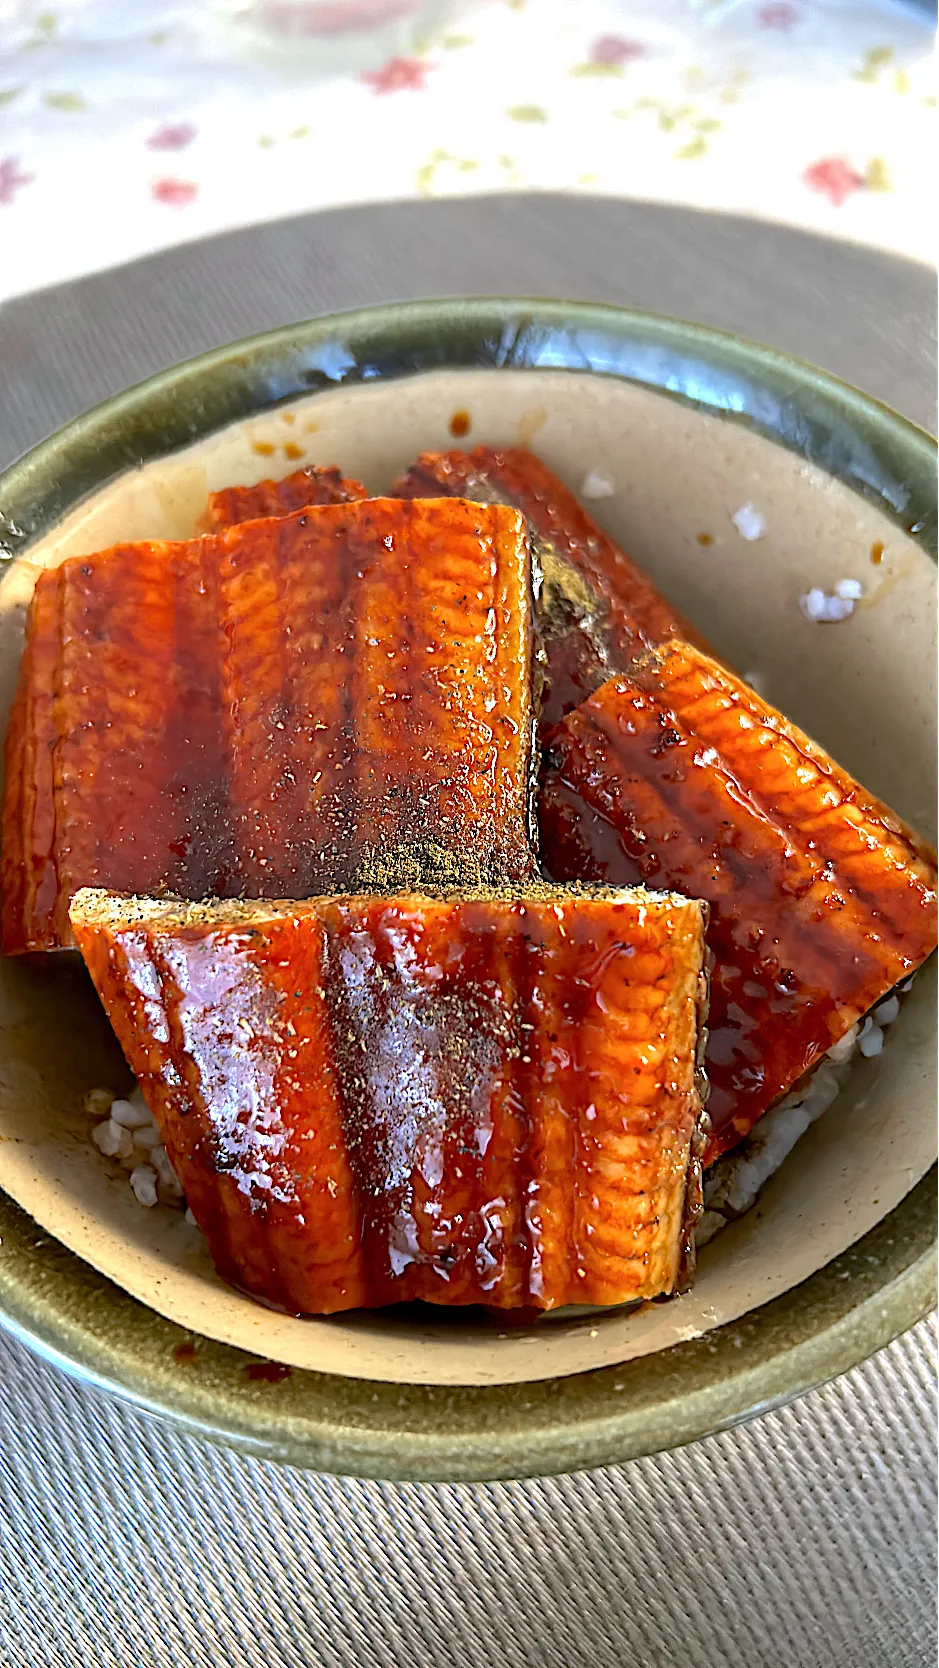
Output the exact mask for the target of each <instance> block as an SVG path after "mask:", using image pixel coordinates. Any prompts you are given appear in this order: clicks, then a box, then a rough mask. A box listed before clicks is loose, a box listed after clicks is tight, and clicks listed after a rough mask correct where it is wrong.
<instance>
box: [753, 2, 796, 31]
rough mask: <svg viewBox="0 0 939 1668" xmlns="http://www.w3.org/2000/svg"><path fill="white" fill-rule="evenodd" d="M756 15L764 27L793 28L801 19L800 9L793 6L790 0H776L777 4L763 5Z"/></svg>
mask: <svg viewBox="0 0 939 1668" xmlns="http://www.w3.org/2000/svg"><path fill="white" fill-rule="evenodd" d="M756 15H757V18H758V20H759V22H760V23H762V25H763V28H764V29H791V28H792V25H793V24H794V23H798V21H799V9H798V7H797V6H791V5H790V4H789V0H775V4H773V5H770V6H763V7H761V9H760V10H759V11H758V12H757V14H756Z"/></svg>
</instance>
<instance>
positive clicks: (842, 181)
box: [802, 156, 864, 208]
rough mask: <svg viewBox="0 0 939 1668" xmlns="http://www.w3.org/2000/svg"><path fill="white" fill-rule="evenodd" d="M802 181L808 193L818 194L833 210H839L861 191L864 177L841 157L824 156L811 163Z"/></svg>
mask: <svg viewBox="0 0 939 1668" xmlns="http://www.w3.org/2000/svg"><path fill="white" fill-rule="evenodd" d="M802 180H803V183H804V184H805V185H807V186H808V188H809V190H810V191H818V192H820V193H821V195H822V196H823V197H827V198H828V201H829V202H830V203H833V204H834V206H835V208H841V206H842V204H844V203H846V202H847V200H848V198H849V197H850V196H851V195H852V193H853V192H855V191H861V190H862V189H863V186H864V175H863V174H859V173H858V171H857V169H856V168H852V167H851V164H850V162H845V159H844V157H843V156H825V157H822V158H821V160H820V161H819V162H813V163H811V164H810V165H809V167H808V168H806V170H805V172H804V173H803V175H802Z"/></svg>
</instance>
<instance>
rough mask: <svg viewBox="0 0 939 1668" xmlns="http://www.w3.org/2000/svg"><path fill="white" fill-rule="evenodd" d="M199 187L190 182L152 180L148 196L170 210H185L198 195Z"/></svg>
mask: <svg viewBox="0 0 939 1668" xmlns="http://www.w3.org/2000/svg"><path fill="white" fill-rule="evenodd" d="M198 191H199V187H198V186H197V185H194V184H193V182H192V180H174V179H164V180H154V182H153V184H152V186H151V187H150V194H151V196H152V197H153V198H154V199H155V201H156V202H158V203H168V204H169V205H170V206H171V207H172V208H185V206H186V204H187V203H191V202H192V200H193V198H194V197H196V196H197V195H198Z"/></svg>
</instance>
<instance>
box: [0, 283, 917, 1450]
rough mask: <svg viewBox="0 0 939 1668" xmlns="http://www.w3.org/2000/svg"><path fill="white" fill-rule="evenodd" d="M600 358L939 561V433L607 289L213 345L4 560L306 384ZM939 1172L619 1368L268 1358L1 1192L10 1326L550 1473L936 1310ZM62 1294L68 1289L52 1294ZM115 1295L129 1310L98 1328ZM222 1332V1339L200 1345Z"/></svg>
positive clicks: (58, 458)
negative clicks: (286, 1364) (369, 1375)
mask: <svg viewBox="0 0 939 1668" xmlns="http://www.w3.org/2000/svg"><path fill="white" fill-rule="evenodd" d="M470 367H478V368H487V367H488V368H502V367H507V368H513V369H524V370H527V371H530V372H532V373H534V374H536V373H537V371H538V370H539V369H551V370H554V371H556V370H570V371H576V372H584V371H588V372H593V373H594V374H599V375H605V376H613V377H615V378H618V379H621V380H627V381H632V382H638V383H641V384H642V385H644V386H646V387H649V388H650V389H652V390H656V391H658V392H659V393H662V394H664V395H666V396H668V397H671V398H675V399H678V400H680V401H682V402H683V403H685V404H687V405H692V406H693V407H696V408H697V409H700V410H703V411H706V412H711V413H712V414H714V415H717V416H718V417H720V418H721V419H722V420H725V421H730V422H742V423H744V424H745V425H746V426H748V427H750V428H753V429H756V430H757V431H758V432H761V433H763V434H765V435H767V436H768V437H769V438H770V439H772V440H774V441H775V442H776V443H777V444H781V445H783V446H785V447H787V448H788V449H790V450H793V451H795V452H797V453H799V454H800V455H801V456H802V457H804V458H806V459H807V460H808V461H810V462H813V463H815V464H817V465H818V466H819V467H821V468H822V469H823V470H825V471H826V472H827V473H828V474H831V475H834V476H836V478H838V479H839V480H842V481H843V482H845V483H846V484H847V485H849V486H850V487H851V488H852V489H853V490H855V491H858V492H860V493H862V494H863V495H864V496H865V497H867V498H869V499H873V500H874V501H875V502H877V503H878V504H879V506H880V507H881V508H882V509H883V510H885V511H886V513H887V514H889V515H890V516H892V518H893V519H894V520H895V521H897V522H898V523H899V524H901V525H903V526H904V527H905V529H906V531H908V532H909V533H911V534H912V536H913V537H915V538H916V539H917V541H918V542H919V543H920V544H921V545H922V546H923V548H924V549H926V550H927V552H928V553H929V554H931V555H932V556H933V558H934V559H935V556H936V515H935V491H934V478H935V442H934V441H933V440H932V439H931V437H930V436H928V435H927V434H926V433H925V432H924V431H923V430H921V429H919V428H917V427H916V425H914V424H913V423H910V422H908V421H907V420H906V419H905V418H903V417H900V416H899V415H898V414H896V413H895V412H893V411H891V410H890V409H889V408H888V407H886V406H884V405H883V404H881V403H880V402H879V401H877V400H874V399H872V398H870V397H869V396H867V395H865V394H863V393H861V392H860V391H859V390H858V389H856V388H852V387H851V386H850V385H849V384H847V383H844V382H842V381H840V380H839V379H838V378H836V377H833V376H831V375H829V374H828V373H827V372H824V371H821V370H818V369H817V368H815V367H814V366H811V365H807V364H805V363H804V362H802V361H799V360H797V359H795V358H793V357H792V356H790V355H787V354H783V353H780V352H778V351H777V350H775V349H773V348H771V347H767V346H765V345H763V344H760V343H754V342H749V341H746V340H745V339H743V338H740V337H736V336H733V335H730V334H728V333H726V332H723V331H719V330H715V329H712V328H711V327H709V326H704V325H699V324H695V323H693V322H688V321H684V320H680V319H672V318H667V317H665V316H664V315H660V314H653V313H646V312H640V311H637V310H633V309H627V308H620V307H616V306H611V305H607V304H599V303H583V302H571V301H557V300H542V299H537V298H484V297H481V298H456V299H453V298H446V299H442V300H430V301H421V302H404V303H392V304H387V305H382V306H375V307H368V308H361V309H357V310H355V311H352V312H346V313H333V314H329V315H326V316H324V317H321V318H318V319H313V320H309V321H304V322H300V323H298V324H294V325H287V326H283V327H281V328H279V329H277V330H273V331H266V332H263V333H261V334H259V335H257V336H253V337H249V338H246V339H244V340H242V341H240V342H235V343H232V344H230V345H229V346H227V347H222V348H217V349H213V350H212V351H211V352H209V353H206V354H202V355H200V356H198V357H197V358H194V359H190V360H187V361H184V362H183V363H182V364H180V365H177V366H174V367H171V368H170V369H168V370H164V371H161V372H159V373H158V374H157V375H156V376H153V377H151V378H149V379H148V380H147V381H145V382H143V383H140V384H138V385H136V386H135V387H134V388H131V389H129V390H127V391H126V392H124V393H121V394H118V395H116V396H115V397H113V398H112V399H109V400H107V401H105V402H104V403H102V404H100V405H98V406H96V407H94V408H92V410H90V411H88V412H86V413H84V414H83V415H81V416H79V417H77V418H75V419H73V421H72V422H70V423H68V424H67V425H65V427H64V428H62V429H60V430H59V431H57V433H56V434H54V435H52V436H50V437H49V438H48V439H46V440H44V441H42V442H40V444H39V445H38V446H36V447H34V448H33V449H32V450H31V451H29V452H27V453H26V454H25V455H24V456H23V457H22V458H21V459H20V460H19V461H18V462H16V463H14V464H13V465H12V466H11V467H10V468H9V469H8V470H7V471H6V472H5V473H4V474H3V475H2V476H0V558H2V557H7V558H10V557H15V556H17V555H19V554H21V553H24V552H25V551H26V550H27V549H28V546H29V544H30V543H31V542H32V540H33V539H35V538H37V537H39V536H41V535H42V534H43V533H44V532H45V531H47V530H48V529H49V528H50V527H51V526H52V525H54V524H55V522H56V521H58V520H59V519H60V518H61V517H62V515H63V514H64V513H66V511H67V510H71V509H73V508H74V507H75V506H76V505H77V504H78V503H79V502H80V501H81V500H82V499H83V498H85V497H86V496H87V495H88V494H89V493H90V492H91V491H93V490H96V489H98V488H99V487H101V486H104V485H105V484H106V483H107V482H108V481H109V480H111V479H113V478H114V477H115V476H116V475H117V474H119V473H122V472H124V471H126V470H128V469H130V468H133V467H136V466H139V464H141V463H142V462H144V461H147V460H149V459H150V458H156V457H159V456H165V455H166V454H167V453H170V452H172V451H176V450H178V449H180V448H181V447H183V446H186V445H189V444H191V443H192V442H193V441H195V440H197V439H199V438H200V437H201V436H202V435H206V434H209V433H211V432H214V431H215V430H217V429H220V428H222V427H224V426H225V425H227V424H228V423H231V422H235V421H238V420H239V419H242V418H247V417H250V416H251V415H253V414H257V413H259V412H260V411H264V410H270V409H272V408H274V407H276V406H277V405H279V404H281V403H284V402H286V401H288V400H293V399H296V398H297V397H299V396H302V395H305V394H311V393H315V392H318V391H321V390H325V389H328V388H335V387H339V386H343V385H348V384H351V383H355V382H366V381H373V380H376V379H379V378H381V379H386V380H387V379H390V378H395V377H402V376H409V375H415V374H419V373H420V372H422V371H428V370H435V369H447V368H470ZM935 1192H936V1172H935V1170H933V1171H932V1172H931V1173H930V1174H929V1175H927V1176H926V1177H924V1178H923V1179H922V1180H921V1181H920V1182H919V1183H918V1184H917V1185H916V1186H915V1187H914V1188H913V1189H912V1190H911V1192H910V1193H909V1194H908V1195H907V1197H906V1198H905V1199H904V1200H903V1201H902V1202H901V1204H900V1205H899V1206H897V1208H896V1209H895V1210H894V1211H893V1212H891V1214H890V1215H889V1216H888V1217H886V1218H885V1219H884V1220H883V1221H882V1222H880V1223H879V1224H878V1225H877V1226H876V1227H875V1228H874V1229H872V1230H871V1231H870V1233H868V1234H867V1235H865V1236H864V1238H863V1239H862V1240H860V1241H858V1242H857V1243H856V1244H855V1245H854V1246H852V1247H850V1248H849V1249H848V1250H847V1251H846V1252H845V1253H843V1254H842V1255H841V1256H840V1257H838V1258H836V1259H835V1260H834V1261H833V1262H832V1263H829V1264H828V1265H827V1266H826V1267H824V1268H822V1269H821V1270H819V1271H818V1272H817V1273H816V1274H814V1275H812V1276H811V1277H810V1278H809V1279H808V1280H806V1281H804V1282H802V1284H801V1285H799V1286H797V1287H795V1288H793V1289H792V1290H791V1291H789V1292H786V1293H784V1294H783V1295H782V1296H781V1297H779V1298H777V1299H775V1300H774V1301H773V1302H771V1303H769V1304H766V1305H764V1306H763V1307H762V1308H759V1309H756V1310H753V1311H751V1312H750V1313H749V1314H747V1315H745V1316H744V1317H742V1318H741V1320H740V1321H738V1322H733V1323H730V1324H728V1325H725V1326H723V1327H721V1328H719V1329H717V1330H715V1331H714V1332H712V1333H709V1334H707V1335H706V1336H704V1337H702V1338H700V1339H697V1340H693V1341H691V1342H689V1343H684V1344H678V1345H675V1346H673V1347H672V1348H671V1349H668V1350H664V1351H660V1352H657V1353H656V1354H654V1355H651V1356H645V1357H640V1358H639V1359H638V1360H636V1361H632V1362H628V1363H625V1364H624V1365H622V1366H620V1367H610V1368H600V1369H595V1370H594V1371H592V1372H588V1373H582V1374H578V1375H574V1376H572V1377H569V1378H565V1379H552V1380H546V1381H536V1382H532V1383H526V1384H521V1385H503V1386H492V1387H487V1388H485V1389H469V1388H464V1389H454V1388H453V1387H445V1388H444V1387H435V1386H419V1385H408V1386H401V1385H396V1384H384V1383H381V1384H380V1383H373V1382H372V1381H368V1380H362V1379H348V1378H339V1377H331V1376H329V1375H325V1374H317V1373H313V1372H301V1371H300V1370H297V1369H294V1371H293V1373H292V1374H291V1376H290V1378H289V1379H288V1380H285V1381H284V1382H283V1383H282V1384H278V1385H274V1386H272V1385H270V1384H263V1383H262V1384H258V1383H255V1382H251V1381H249V1380H248V1379H247V1376H246V1372H245V1368H246V1366H247V1365H248V1364H250V1362H251V1361H252V1360H253V1359H254V1358H253V1357H250V1356H248V1355H246V1354H245V1353H244V1352H242V1351H240V1350H236V1349H234V1348H232V1347H231V1346H227V1345H221V1344H219V1345H216V1344H212V1345H209V1344H208V1343H207V1342H206V1341H204V1340H200V1351H201V1352H203V1353H204V1354H205V1357H206V1362H205V1365H206V1368H207V1369H208V1370H207V1371H206V1372H205V1373H204V1374H199V1373H182V1372H180V1370H179V1368H178V1367H177V1366H175V1363H174V1357H173V1351H174V1348H175V1347H176V1346H178V1345H179V1344H180V1343H183V1342H186V1341H187V1340H188V1339H189V1338H190V1337H191V1334H188V1333H186V1332H184V1331H183V1330H182V1329H181V1328H179V1327H177V1326H175V1325H174V1324H173V1323H172V1322H169V1321H164V1320H163V1318H162V1317H160V1316H158V1315H157V1314H156V1313H155V1311H152V1310H149V1309H147V1308H145V1306H144V1305H142V1304H140V1303H138V1302H137V1301H136V1300H135V1299H133V1298H131V1297H129V1296H128V1294H126V1293H125V1292H123V1291H122V1290H121V1289H120V1288H118V1287H116V1286H114V1285H112V1283H111V1282H110V1281H108V1280H107V1279H106V1278H105V1277H104V1276H102V1275H99V1274H97V1273H96V1271H94V1270H93V1269H91V1267H90V1265H88V1264H85V1263H83V1262H82V1261H81V1259H80V1258H78V1257H77V1256H76V1255H74V1254H73V1253H72V1252H69V1251H67V1250H66V1249H65V1248H64V1247H63V1246H61V1245H59V1243H58V1242H57V1241H55V1240H54V1239H52V1238H48V1237H46V1236H40V1237H39V1238H38V1239H37V1234H36V1228H35V1224H33V1223H32V1222H31V1219H30V1218H29V1217H28V1216H26V1215H25V1213H24V1212H22V1211H20V1210H19V1207H18V1206H16V1205H15V1204H14V1203H13V1202H12V1201H11V1200H10V1199H9V1198H8V1197H7V1196H6V1195H5V1194H2V1193H0V1236H2V1241H3V1252H2V1253H0V1326H3V1327H4V1328H5V1329H6V1330H8V1331H9V1332H10V1333H11V1334H12V1335H13V1336H14V1337H16V1338H18V1339H19V1340H20V1341H21V1342H23V1343H24V1344H26V1345H27V1346H28V1347H29V1348H30V1349H32V1350H33V1351H34V1352H36V1353H37V1354H39V1355H41V1356H42V1357H44V1358H45V1359H46V1360H47V1361H50V1362H52V1363H54V1364H55V1365H57V1366H59V1367H60V1368H62V1369H63V1370H64V1371H65V1372H66V1373H68V1374H70V1375H71V1376H72V1377H74V1378H77V1379H79V1380H81V1381H82V1382H83V1383H85V1384H88V1385H92V1386H96V1387H98V1388H102V1389H105V1390H108V1391H111V1392H113V1393H115V1394H117V1395H118V1396H120V1397H121V1398H123V1399H124V1400H126V1401H128V1402H131V1403H132V1404H133V1405H135V1406H136V1407H137V1408H139V1409H141V1410H142V1411H144V1412H148V1413H153V1414H159V1415H162V1416H163V1417H166V1418H169V1419H171V1420H172V1421H173V1422H175V1423H176V1424H177V1425H178V1426H180V1427H181V1428H182V1429H184V1430H188V1431H190V1432H193V1433H198V1434H201V1435H203V1436H205V1437H208V1438H210V1439H212V1440H215V1441H219V1442H222V1443H225V1444H227V1445H229V1446H232V1447H235V1448H237V1449H239V1450H241V1451H243V1452H245V1453H251V1454H255V1455H258V1456H261V1457H266V1458H272V1459H279V1460H284V1461H287V1462H289V1463H292V1464H295V1465H301V1466H307V1467H311V1468H315V1469H318V1470H327V1471H336V1472H343V1473H346V1474H350V1475H357V1476H364V1477H375V1478H381V1479H386V1480H394V1481H397V1480H424V1481H482V1480H493V1479H496V1478H506V1477H520V1476H541V1475H548V1474H551V1473H557V1472H564V1471H572V1470H580V1469H585V1468H587V1467H590V1466H596V1465H602V1464H611V1463H615V1462H620V1461H623V1460H627V1459H631V1458H634V1457H637V1456H639V1455H640V1454H649V1453H654V1452H659V1451H662V1450H664V1449H667V1448H671V1447H676V1446H680V1445H682V1444H684V1443H687V1442H690V1441H693V1440H695V1439H697V1438H699V1437H701V1436H704V1435H706V1434H710V1433H712V1432H714V1431H717V1430H722V1429H726V1428H728V1427H730V1426H732V1425H734V1424H736V1423H738V1422H740V1421H741V1420H744V1419H747V1418H750V1417H753V1416H754V1415H755V1414H757V1413H760V1412H764V1411H767V1410H768V1409H769V1408H772V1407H776V1406H779V1405H781V1404H783V1403H784V1402H786V1401H789V1400H791V1399H792V1398H793V1397H795V1396H798V1395H800V1394H802V1393H803V1392H804V1391H806V1390H808V1389H810V1388H812V1387H813V1386H815V1385H817V1384H820V1383H822V1382H824V1381H825V1380H827V1379H829V1378H831V1377H834V1376H835V1375H836V1374H838V1373H841V1372H843V1371H845V1370H846V1369H847V1368H849V1367H852V1366H854V1365H856V1364H857V1363H859V1362H860V1361H862V1360H864V1359H865V1358H866V1357H867V1356H868V1355H870V1354H872V1353H873V1352H874V1351H875V1350H877V1349H879V1348H881V1347H882V1346H883V1345H884V1344H886V1343H888V1342H889V1341H890V1340H891V1339H892V1338H894V1337H896V1336H898V1335H899V1333H901V1332H903V1331H905V1330H906V1329H907V1328H908V1327H909V1326H911V1325H913V1324H914V1323H915V1322H916V1321H917V1320H918V1319H920V1318H921V1317H922V1316H923V1315H924V1314H925V1313H926V1312H927V1311H928V1310H929V1308H930V1307H931V1306H932V1304H933V1303H934V1302H935V1251H934V1246H935V1240H936V1220H935ZM50 1291H51V1292H52V1296H50ZM115 1303H116V1304H117V1305H118V1309H119V1313H120V1316H121V1321H122V1326H121V1327H118V1328H115V1329H110V1330H109V1329H107V1328H102V1327H100V1325H96V1316H97V1317H100V1316H101V1314H102V1313H103V1312H104V1311H103V1308H102V1305H104V1306H107V1307H109V1308H110V1309H112V1310H113V1306H114V1304H115ZM203 1344H204V1351H203Z"/></svg>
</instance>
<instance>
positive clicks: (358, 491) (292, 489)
mask: <svg viewBox="0 0 939 1668" xmlns="http://www.w3.org/2000/svg"><path fill="white" fill-rule="evenodd" d="M435 496H436V495H435ZM367 497H368V493H367V492H366V490H365V488H364V486H363V485H362V482H361V481H355V480H352V479H349V478H347V477H346V476H345V475H343V474H342V473H341V472H340V470H338V469H336V468H335V467H334V466H333V465H328V466H326V467H323V466H321V465H319V464H313V465H311V466H310V467H309V468H308V469H297V470H295V471H294V473H293V474H292V475H286V476H284V478H283V479H282V480H279V481H273V480H267V481H258V482H257V484H256V485H255V486H234V487H225V488H224V490H223V491H222V492H213V493H212V494H211V496H210V498H209V502H208V506H207V508H206V512H205V517H204V522H205V530H206V532H209V533H217V532H219V531H221V529H222V528H223V527H236V526H238V524H239V523H240V522H242V521H260V520H262V519H263V518H264V517H266V516H283V515H292V514H293V512H294V510H304V509H306V508H307V506H308V505H310V504H352V503H354V502H355V501H356V499H359V498H367Z"/></svg>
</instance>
